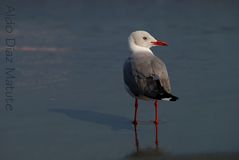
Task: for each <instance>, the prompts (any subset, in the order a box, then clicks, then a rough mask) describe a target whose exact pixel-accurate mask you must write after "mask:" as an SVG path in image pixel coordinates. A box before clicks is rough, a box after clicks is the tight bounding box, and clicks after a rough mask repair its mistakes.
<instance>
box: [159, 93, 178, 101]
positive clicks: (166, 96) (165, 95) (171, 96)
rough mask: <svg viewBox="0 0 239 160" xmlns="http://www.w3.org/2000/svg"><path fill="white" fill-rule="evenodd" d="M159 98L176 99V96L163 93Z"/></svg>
mask: <svg viewBox="0 0 239 160" xmlns="http://www.w3.org/2000/svg"><path fill="white" fill-rule="evenodd" d="M161 100H165V101H176V100H178V97H176V96H174V95H172V94H169V93H167V94H164V95H163V96H162V97H161Z"/></svg>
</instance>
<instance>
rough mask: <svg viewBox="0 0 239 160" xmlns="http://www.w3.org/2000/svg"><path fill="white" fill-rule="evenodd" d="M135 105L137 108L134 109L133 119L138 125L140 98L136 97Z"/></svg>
mask: <svg viewBox="0 0 239 160" xmlns="http://www.w3.org/2000/svg"><path fill="white" fill-rule="evenodd" d="M134 107H135V110H134V121H133V124H135V125H137V124H138V122H137V111H138V98H135V103H134Z"/></svg>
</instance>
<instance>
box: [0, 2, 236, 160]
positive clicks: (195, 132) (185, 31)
mask: <svg viewBox="0 0 239 160" xmlns="http://www.w3.org/2000/svg"><path fill="white" fill-rule="evenodd" d="M3 4H8V5H11V6H14V7H15V8H16V15H15V18H14V17H13V18H14V20H15V23H16V24H15V30H14V31H13V33H12V34H11V35H10V36H13V37H15V38H16V41H17V45H16V48H15V51H14V52H13V57H14V64H13V66H15V68H16V71H15V72H14V73H15V76H16V79H15V81H14V84H13V85H14V87H15V88H14V90H13V93H14V95H13V96H14V103H13V111H6V109H5V107H4V101H2V100H3V99H4V92H3V91H1V94H0V95H1V101H0V104H1V108H0V126H1V127H0V137H1V143H0V158H1V159H11V160H13V159H29V160H30V159H58V160H60V159H86V160H87V159H90V160H91V159H104V160H105V159H110V160H113V159H195V160H196V159H202V157H203V158H205V157H206V158H207V159H210V160H212V159H213V160H214V159H217V160H220V159H239V138H238V135H239V128H238V122H239V116H238V113H239V108H238V103H239V95H238V91H239V86H238V81H239V74H238V73H239V72H238V70H239V65H238V62H237V60H238V58H239V56H238V50H239V46H238V37H239V28H238V25H239V21H238V16H239V10H238V7H239V3H238V2H237V1H233V0H230V1H222V0H219V1H214V0H212V1H210V2H209V1H199V0H193V1H180V2H179V1H176V0H170V1H166V0H161V1H156V0H150V1H147V2H146V1H137V3H136V1H126V0H123V1H119V2H111V1H107V0H105V1H93V0H91V1H64V0H61V1H42V2H40V1H39V2H38V1H36V2H35V3H34V4H32V3H30V1H29V2H28V1H25V3H22V2H21V3H20V2H14V1H10V0H9V1H6V0H5V1H4V3H3ZM2 6H3V5H2ZM1 10H4V7H1ZM0 13H1V12H0ZM0 18H1V20H0V23H1V28H0V33H1V37H3V38H7V36H9V35H8V34H6V33H5V31H4V24H5V23H4V15H1V17H0ZM138 29H143V30H147V31H149V32H150V33H152V34H153V35H154V36H155V37H156V38H159V39H161V40H164V41H167V42H168V43H169V46H168V47H161V48H153V51H154V52H155V54H156V55H157V56H159V57H160V58H161V59H163V60H164V61H165V63H166V65H167V68H168V72H169V76H170V78H171V83H172V88H173V93H174V94H175V95H177V96H178V97H179V98H180V99H179V101H177V102H175V103H170V102H160V103H159V107H160V115H159V117H160V124H159V128H158V139H159V146H158V148H157V147H156V146H155V126H154V125H153V124H152V123H150V122H149V121H151V120H153V118H154V108H153V103H152V102H150V101H149V102H144V101H140V107H139V118H140V120H141V121H143V122H141V124H140V125H139V126H138V127H137V138H138V143H139V146H138V152H137V145H136V142H135V138H136V137H135V131H134V127H133V125H131V123H130V122H131V120H132V118H133V99H132V98H131V97H130V96H129V95H128V94H127V93H126V92H125V90H124V86H123V80H122V64H123V62H124V60H125V59H126V57H127V56H128V55H129V52H128V46H127V45H128V44H127V37H128V36H129V34H130V33H131V32H132V31H134V30H138ZM2 40H3V39H2ZM0 47H1V54H0V55H1V56H0V58H1V83H0V86H1V88H3V89H4V83H5V78H6V77H5V76H4V68H5V67H6V64H4V58H5V55H4V54H3V53H4V52H3V51H4V43H3V41H1V43H0ZM2 75H3V76H2ZM1 90H2V89H1ZM155 148H156V149H155Z"/></svg>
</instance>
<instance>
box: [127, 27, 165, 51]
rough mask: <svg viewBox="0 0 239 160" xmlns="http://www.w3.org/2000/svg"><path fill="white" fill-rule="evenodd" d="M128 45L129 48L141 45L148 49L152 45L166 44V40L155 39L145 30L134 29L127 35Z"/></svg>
mask: <svg viewBox="0 0 239 160" xmlns="http://www.w3.org/2000/svg"><path fill="white" fill-rule="evenodd" d="M129 45H130V47H131V49H133V48H134V47H143V48H146V49H149V48H151V47H153V46H167V45H168V44H167V43H166V42H163V41H160V40H157V39H155V38H154V37H153V36H152V35H151V34H149V33H148V32H146V31H135V32H132V33H131V34H130V36H129Z"/></svg>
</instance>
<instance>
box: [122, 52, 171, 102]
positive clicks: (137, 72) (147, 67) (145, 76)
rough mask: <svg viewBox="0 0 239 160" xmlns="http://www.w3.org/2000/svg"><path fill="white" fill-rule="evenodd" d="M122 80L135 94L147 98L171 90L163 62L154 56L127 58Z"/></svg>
mask: <svg viewBox="0 0 239 160" xmlns="http://www.w3.org/2000/svg"><path fill="white" fill-rule="evenodd" d="M124 80H125V83H126V85H127V86H128V88H129V90H130V91H131V93H133V94H134V95H135V96H146V97H149V98H156V97H159V96H160V94H164V93H165V91H166V92H167V93H170V92H171V87H170V81H169V77H168V73H167V69H166V66H165V64H164V63H163V62H162V61H161V60H160V59H159V58H157V57H156V56H153V55H147V56H143V57H142V56H140V57H131V58H128V59H127V60H126V62H125V65H124Z"/></svg>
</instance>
